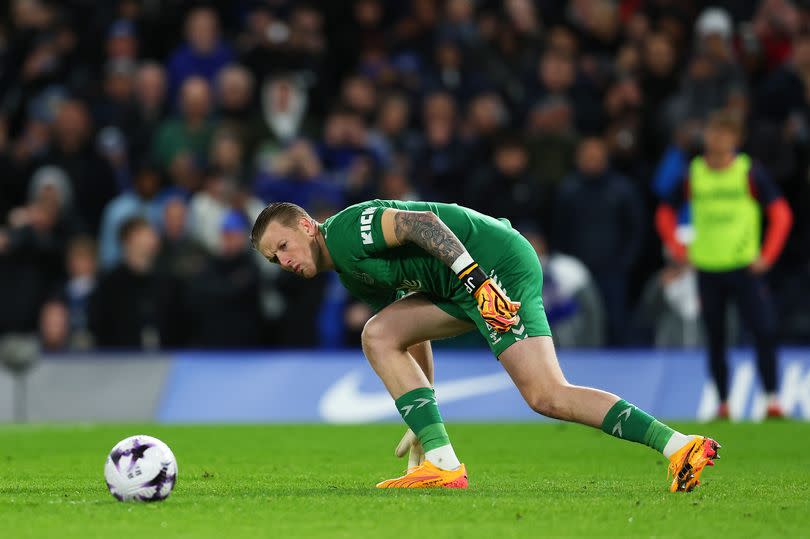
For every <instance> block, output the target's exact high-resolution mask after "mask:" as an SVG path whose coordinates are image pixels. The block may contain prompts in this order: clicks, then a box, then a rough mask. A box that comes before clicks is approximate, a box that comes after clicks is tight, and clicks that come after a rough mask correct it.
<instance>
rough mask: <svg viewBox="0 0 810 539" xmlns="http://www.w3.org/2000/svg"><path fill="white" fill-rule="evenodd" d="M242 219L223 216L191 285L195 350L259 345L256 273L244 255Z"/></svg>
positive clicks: (246, 253) (234, 213)
mask: <svg viewBox="0 0 810 539" xmlns="http://www.w3.org/2000/svg"><path fill="white" fill-rule="evenodd" d="M248 232H249V224H248V220H247V217H246V216H245V215H244V214H242V213H241V212H239V211H237V210H230V211H228V212H227V213H226V214H225V216H224V218H223V219H222V222H221V224H220V236H219V246H218V249H217V251H216V253H215V254H214V255H213V256H211V257H209V259H208V262H207V264H206V265H205V267H204V268H203V269H202V271H200V272H199V273H198V274H196V275H195V276H194V278H193V279H192V282H191V285H190V286H189V289H188V294H187V295H188V307H189V309H190V312H191V316H192V318H191V322H190V328H189V329H190V333H189V335H190V336H191V339H190V341H189V343H188V344H189V345H190V346H192V347H195V348H257V347H258V346H259V345H260V344H261V342H262V337H261V313H260V310H259V268H258V266H257V265H256V259H255V258H254V257H253V255H252V254H251V252H250V250H249V243H248Z"/></svg>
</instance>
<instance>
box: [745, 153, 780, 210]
mask: <svg viewBox="0 0 810 539" xmlns="http://www.w3.org/2000/svg"><path fill="white" fill-rule="evenodd" d="M749 181H750V182H751V191H752V193H751V194H753V195H754V197H755V198H756V199H757V200H759V203H760V204H761V205H762V206H763V207H767V206H769V205H770V204H771V203H772V202H774V201H775V200H777V199H778V198H781V196H782V193H781V192H780V191H779V187H778V186H777V185H776V182H774V180H773V178H771V175H770V174H769V173H768V171H767V170H766V169H765V167H764V166H762V164H760V163H754V165H753V166H752V167H751V173H750V176H749Z"/></svg>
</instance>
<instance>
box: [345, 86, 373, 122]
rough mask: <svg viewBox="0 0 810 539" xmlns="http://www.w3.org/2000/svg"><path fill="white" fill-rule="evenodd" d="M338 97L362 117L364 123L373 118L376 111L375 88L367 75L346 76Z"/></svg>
mask: <svg viewBox="0 0 810 539" xmlns="http://www.w3.org/2000/svg"><path fill="white" fill-rule="evenodd" d="M340 98H341V100H342V101H343V103H344V104H345V105H346V106H347V107H348V108H350V109H352V111H354V112H356V113H357V114H359V115H360V116H361V117H362V118H363V122H364V123H366V125H368V124H369V123H371V121H372V120H373V119H374V113H375V112H376V111H377V89H376V87H375V86H374V83H373V82H372V81H371V79H369V78H368V77H365V76H363V75H352V76H350V77H347V78H346V79H345V80H344V81H343V84H342V86H341V90H340Z"/></svg>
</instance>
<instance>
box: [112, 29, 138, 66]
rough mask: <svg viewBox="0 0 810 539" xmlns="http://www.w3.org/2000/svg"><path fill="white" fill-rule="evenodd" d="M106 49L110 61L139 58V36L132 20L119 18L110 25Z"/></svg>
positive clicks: (128, 60)
mask: <svg viewBox="0 0 810 539" xmlns="http://www.w3.org/2000/svg"><path fill="white" fill-rule="evenodd" d="M105 51H106V53H107V54H106V57H107V59H108V60H109V61H110V62H116V61H119V60H124V61H127V62H135V61H136V60H137V59H138V36H137V32H136V28H135V25H134V24H133V23H132V21H129V20H127V19H118V20H116V21H114V22H113V23H112V24H111V25H110V27H109V28H108V29H107V43H106V47H105Z"/></svg>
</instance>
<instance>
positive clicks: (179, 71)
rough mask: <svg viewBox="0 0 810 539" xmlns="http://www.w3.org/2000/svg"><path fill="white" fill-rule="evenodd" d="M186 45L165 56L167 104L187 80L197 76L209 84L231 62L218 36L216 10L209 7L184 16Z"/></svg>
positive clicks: (229, 51) (230, 55)
mask: <svg viewBox="0 0 810 539" xmlns="http://www.w3.org/2000/svg"><path fill="white" fill-rule="evenodd" d="M185 37H186V42H185V43H184V44H182V45H180V46H179V47H177V49H175V51H174V53H172V55H171V56H170V57H169V60H168V63H167V70H168V74H169V102H174V96H176V95H177V93H178V92H179V91H181V90H180V89H181V87H182V86H183V84H184V83H185V82H186V79H188V78H190V77H194V76H196V77H201V78H203V79H204V80H206V81H207V83H208V84H209V85H211V84H213V83H214V81H215V80H216V76H217V74H218V73H219V70H220V69H222V68H223V67H224V66H226V65H227V64H228V63H230V62H231V61H232V60H233V51H232V50H231V47H230V45H228V43H226V42H225V41H223V40H222V39H221V36H220V29H219V20H218V17H217V13H216V11H214V10H213V9H211V8H209V7H197V8H194V9H192V10H191V11H190V12H189V14H188V15H187V16H186V21H185Z"/></svg>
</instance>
